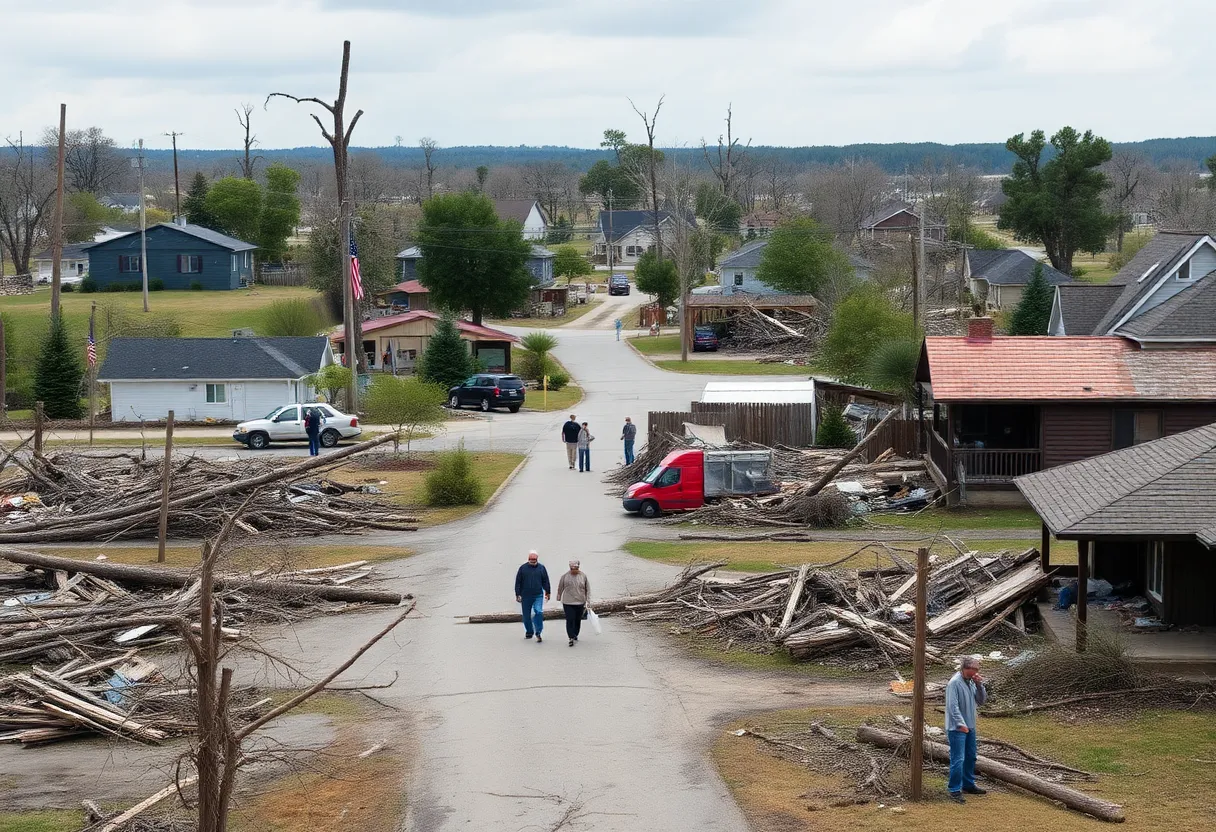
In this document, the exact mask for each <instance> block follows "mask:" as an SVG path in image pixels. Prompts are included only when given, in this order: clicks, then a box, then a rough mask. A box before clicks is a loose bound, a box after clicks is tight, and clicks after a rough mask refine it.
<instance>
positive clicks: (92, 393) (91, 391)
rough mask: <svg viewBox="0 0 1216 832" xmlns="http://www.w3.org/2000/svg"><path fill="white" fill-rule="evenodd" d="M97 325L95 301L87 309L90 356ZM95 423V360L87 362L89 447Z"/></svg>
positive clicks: (93, 348) (94, 349)
mask: <svg viewBox="0 0 1216 832" xmlns="http://www.w3.org/2000/svg"><path fill="white" fill-rule="evenodd" d="M96 324H97V301H93V305H92V306H91V307H90V308H89V347H90V348H91V350H92V353H91V354H92V355H96V350H97V342H96V340H95V339H96V335H95V334H94V333H95V332H96V330H95V329H94V328H93V327H94V326H95V325H96ZM96 421H97V360H96V359H93V360H91V361H89V445H92V444H93V426H94V425H95V424H96Z"/></svg>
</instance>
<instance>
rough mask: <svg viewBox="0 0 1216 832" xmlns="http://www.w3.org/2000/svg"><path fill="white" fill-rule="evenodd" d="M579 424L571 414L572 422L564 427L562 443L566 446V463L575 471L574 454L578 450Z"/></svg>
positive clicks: (568, 422)
mask: <svg viewBox="0 0 1216 832" xmlns="http://www.w3.org/2000/svg"><path fill="white" fill-rule="evenodd" d="M578 431H579V426H578V422H576V421H575V420H574V414H573V413H571V414H570V420H569V421H567V422H566V423H565V424H563V425H562V442H564V443H565V444H566V461H567V462H569V463H570V470H571V471H573V470H574V454H575V451H577V450H578Z"/></svg>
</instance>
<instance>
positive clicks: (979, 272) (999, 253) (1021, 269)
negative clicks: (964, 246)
mask: <svg viewBox="0 0 1216 832" xmlns="http://www.w3.org/2000/svg"><path fill="white" fill-rule="evenodd" d="M967 262H968V264H969V265H970V266H971V277H972V278H973V279H982V280H987V281H988V282H989V283H991V284H993V285H1000V286H1019V285H1023V284H1026V283H1029V282H1030V278H1031V276H1032V275H1033V274H1034V267H1035V266H1037V265H1040V263H1039V261H1038V260H1036V259H1034V258H1033V257H1031V256H1030V255H1029V254H1027V253H1026V252H1024V251H1022V250H1021V249H1016V248H1003V249H996V250H992V251H978V250H977V251H968V252H967ZM1041 265H1042V266H1043V279H1044V280H1046V281H1047V284H1048V285H1049V286H1059V285H1060V284H1061V283H1071V282H1072V278H1071V277H1069V276H1068V275H1066V274H1064V273H1063V272H1060V271H1056V269H1055V268H1053V267H1052V266H1051V265H1049V264H1047V263H1043V264H1041ZM1086 334H1087V335H1088V334H1089V333H1086Z"/></svg>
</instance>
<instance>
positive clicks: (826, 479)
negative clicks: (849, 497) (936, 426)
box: [804, 408, 900, 497]
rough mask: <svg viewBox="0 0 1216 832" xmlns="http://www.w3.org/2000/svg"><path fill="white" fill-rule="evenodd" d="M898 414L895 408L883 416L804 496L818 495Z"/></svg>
mask: <svg viewBox="0 0 1216 832" xmlns="http://www.w3.org/2000/svg"><path fill="white" fill-rule="evenodd" d="M899 412H900V410H899V408H895V409H894V410H892V411H891V412H890V413H888V414H887V415H886V416H883V417H882V421H881V422H879V423H878V424H877V425H875V426H874V428H873V430H871V431H870V432H869V433H867V434H866V435H865V437H864V438H863V439H862V440H861V441H860V442H858V443H857V445H856V446H854V448H853V450H851V451H849V452H848V453H847V454H845V455H844V456H842V457H841V458H840V460H839V461H838V462H837V463H836V464H835V465H833V466H832V467H831V468H829V469H828V470H827V473H825V474H824V475H823V476H822V477H820V478H819V479H818V480H816V481H815V483H814V485H812V486H811V487H810V488H808V489H807V490H806V491H805V492H804V495H805V496H808V497H813V496H815V495H816V494H818V493H819V492H820V491H822V490H823V488H824V486H826V485H827V484H828V483H830V482H831V481H832V480H834V479H836V475H837V474H839V473H840V472H841V470H842V469H843V468H844V467H845V466H846V465H848V464H849V463H850V462H852V461H853V460H855V459H857V457H859V456H861V453H862V451H864V450H865V449H866V446H867V445H868V444H870V439H871V438H873V436H874V435H875V434H876V433H878V431H879V429H881V428H883V427H885V426H886V424H887V422H889V421H891V420H892V419H894V418H895V417H896V416H897V415H898V414H899Z"/></svg>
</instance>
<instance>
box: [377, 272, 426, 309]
mask: <svg viewBox="0 0 1216 832" xmlns="http://www.w3.org/2000/svg"><path fill="white" fill-rule="evenodd" d="M429 296H430V291H429V290H428V289H427V288H426V287H425V286H423V285H422V284H421V283H420V282H419V281H417V280H403V281H401V282H400V283H398V284H397V285H396V286H393V287H391V288H388V289H385V290H384V291H383V292H377V293H376V309H377V311H381V310H383V311H382V313H381V314H385V315H395V314H397V313H399V312H416V311H419V310H423V311H425V310H427V309H430V299H429Z"/></svg>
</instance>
